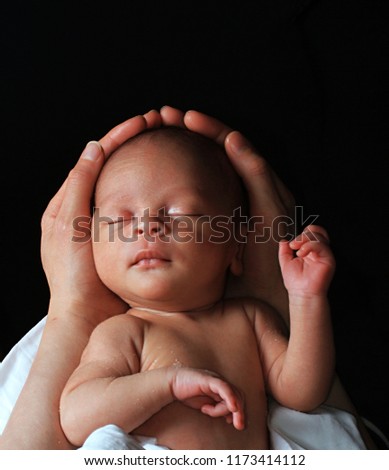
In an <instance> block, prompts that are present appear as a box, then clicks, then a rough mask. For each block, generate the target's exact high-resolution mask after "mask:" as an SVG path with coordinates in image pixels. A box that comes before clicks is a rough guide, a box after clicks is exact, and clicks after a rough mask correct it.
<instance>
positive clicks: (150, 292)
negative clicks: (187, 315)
mask: <svg viewBox="0 0 389 470" xmlns="http://www.w3.org/2000/svg"><path fill="white" fill-rule="evenodd" d="M185 152H186V153H185ZM188 153H190V151H188V149H184V148H183V147H182V145H180V144H176V143H173V142H169V143H168V144H166V145H163V146H157V145H156V144H155V143H152V142H148V141H146V142H143V143H142V145H140V144H134V143H132V144H127V145H126V146H124V147H122V148H121V149H120V150H119V151H118V152H117V153H116V154H115V156H114V158H113V159H112V160H111V161H109V162H108V164H107V166H106V167H105V168H104V169H103V172H102V174H101V176H100V178H99V181H98V184H97V187H96V195H95V205H96V211H95V215H94V224H93V253H94V258H95V264H96V269H97V272H98V274H99V276H100V278H101V279H102V281H103V282H104V283H105V284H106V285H107V286H108V287H109V288H110V289H111V290H112V291H113V292H115V293H116V294H117V295H119V296H120V297H121V298H122V299H124V300H125V301H126V302H127V303H128V304H129V305H131V306H132V307H136V306H141V307H147V308H155V309H159V310H170V311H187V310H195V309H198V308H203V307H204V306H207V305H211V304H212V303H214V302H216V301H217V300H219V299H220V298H221V297H222V294H223V289H224V283H225V277H226V273H227V271H228V269H229V268H230V267H231V268H232V270H233V272H235V271H238V269H239V267H238V264H239V262H238V258H237V256H238V250H239V248H238V243H237V242H236V241H235V239H234V236H233V233H232V230H231V226H229V225H228V221H229V219H228V217H229V216H230V215H231V214H230V213H229V210H228V209H227V210H226V208H225V203H224V201H223V198H222V197H220V195H221V188H217V187H215V185H214V184H213V181H212V178H211V177H210V176H209V175H207V174H206V172H205V171H204V169H203V170H201V169H199V165H198V164H197V165H196V156H195V155H189V154H188ZM192 153H193V152H192ZM215 217H216V219H215Z"/></svg>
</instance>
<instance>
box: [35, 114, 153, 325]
mask: <svg viewBox="0 0 389 470" xmlns="http://www.w3.org/2000/svg"><path fill="white" fill-rule="evenodd" d="M160 125H161V118H160V115H159V113H158V112H157V111H151V112H149V113H147V114H145V115H144V116H135V117H133V118H131V119H129V120H127V121H125V122H124V123H122V124H120V125H118V126H116V127H115V128H114V129H112V130H111V131H110V132H108V134H107V135H105V136H104V137H103V138H102V139H101V140H100V141H99V142H90V143H88V144H87V146H86V148H85V150H84V151H83V152H82V154H81V157H80V159H79V160H78V162H77V164H76V165H75V167H74V168H73V169H72V170H71V172H70V173H69V175H68V177H67V179H66V181H65V182H64V183H63V185H62V187H61V188H60V190H59V191H58V192H57V194H56V195H55V196H54V197H53V199H52V200H51V201H50V203H49V205H48V207H47V209H46V211H45V213H44V215H43V218H42V243H41V256H42V263H43V268H44V271H45V274H46V277H47V280H48V284H49V288H50V294H51V302H50V305H51V307H52V308H50V310H49V314H50V315H51V314H52V312H54V315H60V314H61V312H63V311H65V310H66V311H68V312H69V311H74V312H77V315H80V314H82V315H85V316H88V318H87V320H88V321H89V322H91V323H92V324H94V325H96V324H97V323H99V322H100V321H101V320H103V319H104V318H106V317H107V316H110V315H114V314H118V313H122V312H124V311H125V310H126V309H127V308H128V306H127V305H126V304H125V303H124V302H123V301H122V300H120V299H119V298H118V297H117V296H116V295H114V294H113V293H112V292H111V291H110V290H109V289H107V288H106V287H105V286H104V285H103V283H102V282H101V281H100V279H99V277H98V275H97V272H96V270H95V266H94V261H93V255H92V244H91V239H90V236H88V234H89V235H90V229H91V213H90V202H91V198H92V194H93V190H94V186H95V182H96V180H97V177H98V175H99V173H100V170H101V168H102V166H103V164H104V161H105V158H107V157H108V156H109V155H110V154H111V153H112V152H113V151H114V150H115V149H116V148H118V147H119V146H120V145H121V144H122V143H123V142H125V141H126V140H127V139H129V138H130V137H132V136H134V135H136V134H138V133H140V132H142V131H144V130H145V129H147V128H148V127H159V126H160ZM80 230H81V231H82V234H83V235H84V236H82V237H81V236H80V233H81V232H80ZM85 235H86V236H85Z"/></svg>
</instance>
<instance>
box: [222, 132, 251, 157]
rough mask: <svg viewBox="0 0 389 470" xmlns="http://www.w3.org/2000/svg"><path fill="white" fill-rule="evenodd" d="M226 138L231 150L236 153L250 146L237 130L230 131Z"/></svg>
mask: <svg viewBox="0 0 389 470" xmlns="http://www.w3.org/2000/svg"><path fill="white" fill-rule="evenodd" d="M227 139H228V143H229V145H230V147H231V150H232V151H233V152H234V153H236V154H241V153H243V152H245V151H247V150H249V149H251V148H252V147H251V145H250V143H249V142H248V141H247V140H246V139H245V138H244V137H243V135H242V134H241V133H240V132H238V131H233V132H231V134H230V135H229V136H228V137H227Z"/></svg>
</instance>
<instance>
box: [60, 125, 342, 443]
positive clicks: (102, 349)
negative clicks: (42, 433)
mask: <svg viewBox="0 0 389 470" xmlns="http://www.w3.org/2000/svg"><path fill="white" fill-rule="evenodd" d="M244 210H245V194H244V190H243V188H242V185H241V181H240V179H239V177H238V175H237V174H236V173H235V171H234V169H233V168H232V166H231V164H230V162H229V159H228V157H227V156H226V154H225V153H224V150H223V149H222V148H221V147H219V146H218V145H217V144H216V143H215V142H213V141H211V140H209V139H207V138H206V137H204V136H201V135H198V134H195V133H193V132H190V131H188V130H184V129H178V128H174V127H164V128H161V129H157V130H155V129H154V130H149V131H146V132H144V133H143V134H140V135H138V136H136V137H133V138H132V139H130V140H128V141H127V142H126V143H125V144H123V145H122V146H121V147H120V148H119V149H118V150H117V151H116V152H115V153H114V154H113V155H112V156H111V157H110V158H109V160H108V161H107V163H106V164H105V166H104V167H103V170H102V172H101V174H100V176H99V179H98V182H97V184H96V190H95V212H94V220H93V223H92V225H93V230H92V234H91V236H92V246H93V255H94V260H95V265H96V269H97V272H98V274H99V276H100V278H101V280H102V281H103V282H104V284H105V285H106V286H107V287H108V288H109V289H110V290H112V291H113V292H114V293H115V294H117V295H118V296H119V297H120V298H122V299H123V300H124V301H125V302H126V303H128V305H129V306H130V307H129V310H128V312H127V313H125V314H122V315H117V316H113V317H112V318H110V319H108V320H106V321H104V322H103V323H101V324H100V325H99V326H98V327H97V328H96V329H95V330H94V332H93V334H92V336H91V338H90V341H89V343H88V345H87V347H86V349H85V351H84V353H83V355H82V358H81V362H80V364H79V366H78V368H77V369H76V370H75V371H74V373H73V374H72V375H71V377H70V379H69V381H68V383H67V385H66V387H65V389H64V391H63V394H62V398H61V407H60V415H61V424H62V427H63V430H64V432H65V434H66V436H67V438H68V439H69V441H70V442H72V443H73V444H74V445H75V446H77V447H79V446H81V445H82V444H83V443H84V441H85V439H86V438H87V437H88V436H89V435H90V434H91V433H92V432H93V431H94V430H95V429H97V428H100V427H102V426H105V425H108V424H114V425H116V426H119V427H120V428H121V429H123V430H124V431H125V432H126V433H130V434H132V435H142V436H149V437H153V438H156V440H157V443H158V444H159V445H161V446H164V447H167V448H169V449H268V448H269V439H268V432H267V420H266V417H267V395H268V394H269V395H271V396H272V397H273V398H274V399H275V400H276V401H277V402H279V403H280V404H282V405H284V406H286V407H289V408H293V409H296V410H300V411H309V410H312V409H314V408H316V407H317V406H319V405H320V404H321V403H322V402H323V401H324V400H325V399H326V397H327V394H328V392H329V389H330V386H331V382H332V377H333V373H334V346H333V338H332V330H331V319H330V310H329V304H328V299H327V290H328V287H329V284H330V282H331V278H332V276H333V273H334V268H335V262H334V258H333V255H332V252H331V250H330V248H329V246H328V237H327V234H326V232H325V230H324V229H323V228H321V227H318V226H310V227H308V228H307V229H305V230H304V232H303V233H302V234H300V235H299V236H298V237H296V238H295V239H293V240H292V241H283V242H280V244H279V262H280V268H281V271H282V276H283V280H284V284H285V287H286V289H287V291H288V294H289V308H290V319H291V329H290V335H289V334H288V333H287V329H286V327H285V326H284V324H283V322H282V320H281V317H280V316H279V315H278V313H277V312H276V311H273V310H272V308H270V307H269V305H267V304H266V303H264V302H261V300H260V299H253V298H230V299H226V298H225V295H224V293H225V285H226V281H227V279H228V276H230V275H232V276H239V275H241V273H242V272H243V269H244V266H243V263H242V251H243V249H244V241H245V230H247V226H243V225H242V224H241V223H240V224H237V223H236V217H235V215H236V214H237V213H239V214H240V217H239V220H241V219H242V217H241V214H242V211H244ZM77 241H78V240H75V242H77ZM79 242H80V243H82V241H80V240H79Z"/></svg>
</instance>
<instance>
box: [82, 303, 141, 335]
mask: <svg viewBox="0 0 389 470" xmlns="http://www.w3.org/2000/svg"><path fill="white" fill-rule="evenodd" d="M142 323H143V322H142V321H141V320H140V319H139V318H137V317H135V316H133V315H132V314H131V310H128V311H127V312H126V313H121V314H119V315H114V316H112V317H110V318H108V319H106V320H104V321H103V322H101V323H100V324H99V325H97V327H96V328H95V329H94V331H93V333H92V336H91V338H92V339H94V340H97V339H100V338H107V337H112V338H117V339H119V338H120V337H121V336H128V334H129V333H131V335H132V336H134V335H136V334H137V333H138V334H141V333H142V331H143V324H142Z"/></svg>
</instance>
